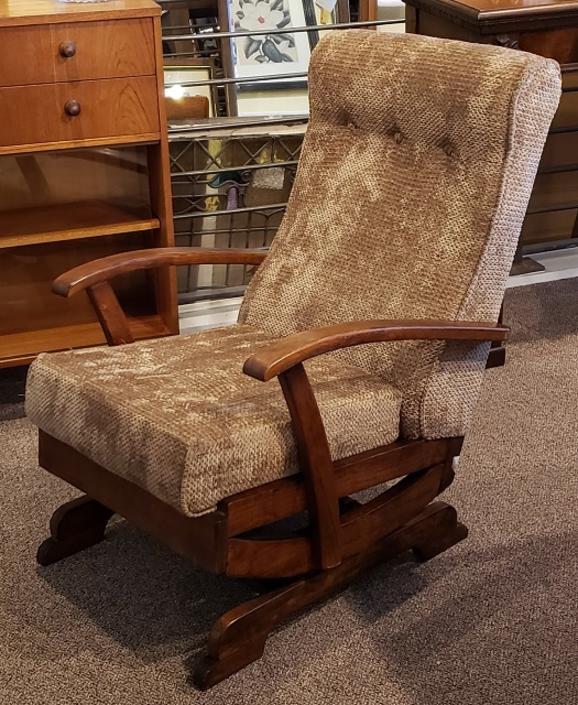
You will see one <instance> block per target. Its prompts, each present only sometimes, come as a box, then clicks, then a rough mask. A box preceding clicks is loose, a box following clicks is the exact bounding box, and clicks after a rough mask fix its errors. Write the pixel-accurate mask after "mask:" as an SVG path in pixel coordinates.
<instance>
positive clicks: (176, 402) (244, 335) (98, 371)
mask: <svg viewBox="0 0 578 705" xmlns="http://www.w3.org/2000/svg"><path fill="white" fill-rule="evenodd" d="M270 340H271V336H270V335H267V334H263V333H261V332H259V331H257V330H255V329H252V328H249V327H248V326H232V327H230V328H225V329H217V330H213V331H205V332H202V333H196V334H193V335H188V336H181V337H174V338H164V339H159V340H153V341H146V342H140V343H134V344H132V345H123V346H120V347H116V348H104V349H103V348H91V349H87V350H79V351H73V352H65V353H56V354H54V355H42V356H40V357H39V358H38V359H37V360H36V362H35V363H34V364H33V365H32V367H31V369H30V374H29V376H30V378H29V382H28V393H27V398H26V408H27V413H28V415H29V417H30V418H31V419H32V420H33V421H34V422H35V423H36V424H38V425H39V426H40V427H41V428H42V429H44V430H45V431H46V432H47V433H49V434H51V435H52V436H55V437H56V438H58V439H60V440H62V441H64V442H65V443H68V444H69V445H72V446H73V447H74V448H76V449H77V450H79V451H80V452H81V453H83V454H84V455H86V456H88V457H89V458H91V459H92V460H94V461H96V462H97V463H99V464H101V465H103V466H105V467H106V468H108V469H109V470H111V471H112V472H115V473H117V474H118V475H122V476H124V477H125V478H127V479H128V480H130V481H132V482H134V483H136V484H137V485H140V486H141V487H144V488H145V489H147V490H148V491H150V492H152V493H153V494H155V495H156V496H157V497H160V498H161V499H163V500H164V501H166V502H168V503H169V504H171V505H173V506H174V507H175V508H176V509H178V510H179V511H181V512H183V513H184V514H187V515H194V514H201V513H203V512H205V511H207V510H210V509H212V508H214V506H215V504H216V503H217V502H218V501H219V500H220V499H223V498H225V497H228V496H230V495H233V494H235V493H237V492H241V491H242V490H246V489H249V488H250V487H255V486H257V485H261V484H264V483H266V482H269V481H270V480H276V479H277V478H280V477H283V476H286V475H290V474H292V473H295V472H297V470H298V467H297V458H296V449H295V444H294V440H293V434H292V431H291V423H290V418H289V412H288V411H287V407H286V404H285V400H284V399H283V396H282V393H281V389H280V387H279V385H278V383H277V382H276V381H273V382H270V383H267V384H263V383H262V382H257V381H256V380H254V379H252V378H250V377H248V376H247V375H244V374H243V372H242V367H243V362H244V360H245V359H246V358H247V357H248V356H249V355H250V354H251V352H252V351H253V350H255V348H256V347H258V346H259V345H263V344H264V343H265V342H267V341H270ZM308 371H309V373H310V375H311V379H312V382H313V384H314V389H315V393H316V395H317V399H318V402H319V408H320V411H321V415H322V417H323V421H324V423H325V427H326V430H327V436H328V439H329V444H330V446H331V452H332V455H333V457H335V458H342V457H346V456H348V455H351V454H353V453H357V452H362V451H364V450H369V449H371V448H375V447H376V446H380V445H383V444H387V443H391V442H392V441H394V440H395V439H396V438H397V436H398V432H399V409H400V404H401V394H400V393H399V392H398V391H397V390H396V389H395V388H394V387H392V386H391V385H387V384H384V383H383V381H382V380H381V379H379V378H373V377H371V376H370V375H368V374H367V373H366V372H364V371H362V370H360V369H358V368H354V367H351V366H348V365H344V364H342V363H340V362H339V361H335V360H329V359H327V358H324V359H323V358H322V359H319V360H316V361H312V362H311V363H310V364H309V366H308Z"/></svg>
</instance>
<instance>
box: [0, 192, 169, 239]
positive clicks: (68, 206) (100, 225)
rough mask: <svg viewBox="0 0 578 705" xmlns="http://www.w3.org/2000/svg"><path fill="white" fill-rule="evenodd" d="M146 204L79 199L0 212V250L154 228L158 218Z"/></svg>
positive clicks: (157, 223) (157, 226)
mask: <svg viewBox="0 0 578 705" xmlns="http://www.w3.org/2000/svg"><path fill="white" fill-rule="evenodd" d="M146 211H147V205H146V204H139V205H131V204H126V203H115V202H107V201H81V202H78V203H65V204H56V205H50V206H39V207H38V208H32V209H30V208H17V209H14V210H9V211H4V212H3V213H0V232H1V233H2V236H1V237H0V249H3V248H6V247H21V246H25V245H37V244H40V243H46V242H60V241H62V240H79V239H83V238H87V237H104V236H106V235H118V234H120V233H130V232H141V231H143V230H155V229H156V228H159V227H160V220H159V219H158V218H153V217H152V216H151V215H150V213H149V214H148V215H147V214H146Z"/></svg>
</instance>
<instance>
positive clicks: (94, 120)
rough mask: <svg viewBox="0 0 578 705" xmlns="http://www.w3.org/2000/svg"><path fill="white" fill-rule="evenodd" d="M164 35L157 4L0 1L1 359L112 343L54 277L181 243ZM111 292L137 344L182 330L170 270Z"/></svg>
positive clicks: (136, 0)
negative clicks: (60, 293)
mask: <svg viewBox="0 0 578 705" xmlns="http://www.w3.org/2000/svg"><path fill="white" fill-rule="evenodd" d="M160 43H161V37H160V9H159V7H158V6H157V5H156V4H155V3H154V2H151V1H150V0H115V1H114V2H111V3H106V4H104V3H103V4H100V3H99V4H90V5H88V4H64V3H58V2H53V1H52V0H20V1H19V2H18V3H8V4H6V3H4V4H0V367H5V366H11V365H18V364H26V363H28V362H30V361H31V360H32V359H33V358H34V356H35V355H37V354H38V353H40V352H44V351H51V350H61V349H68V348H75V347H83V346H88V345H95V344H100V343H103V342H104V337H103V335H102V333H101V331H100V327H99V325H98V322H97V321H96V318H95V315H94V313H93V311H92V308H91V306H90V305H89V302H88V300H87V299H85V298H84V297H78V298H79V300H78V301H77V300H75V299H71V300H66V299H61V298H59V297H57V296H55V295H53V294H52V293H51V291H50V285H51V281H52V280H53V279H54V278H55V277H56V276H58V275H59V274H61V273H62V272H64V271H66V270H67V269H69V268H71V267H73V266H76V265H77V264H81V263H83V262H87V261H90V260H92V259H95V258H97V257H102V256H105V255H108V254H114V253H115V252H121V251H126V250H131V249H142V248H148V247H163V246H172V245H173V241H174V235H173V225H172V205H171V191H170V181H169V163H168V161H169V157H168V147H167V137H166V129H165V115H164V99H163V83H164V81H163V77H162V71H163V68H162V56H161V50H160ZM115 288H116V291H117V294H118V296H119V298H120V299H121V302H122V303H123V305H124V307H125V309H126V310H127V312H128V313H129V315H130V316H131V319H130V321H131V327H132V329H133V332H134V335H135V336H136V337H137V338H144V337H156V336H159V335H165V334H171V333H175V332H177V330H178V320H177V308H176V293H175V280H174V274H172V273H171V272H169V271H161V272H159V273H158V274H156V275H152V274H150V273H138V274H135V275H130V276H128V277H126V278H123V279H121V280H118V281H117V282H115Z"/></svg>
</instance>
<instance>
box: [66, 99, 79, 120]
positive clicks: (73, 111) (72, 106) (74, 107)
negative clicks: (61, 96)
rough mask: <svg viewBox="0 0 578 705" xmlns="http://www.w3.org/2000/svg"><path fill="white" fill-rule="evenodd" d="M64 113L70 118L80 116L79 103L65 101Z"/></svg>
mask: <svg viewBox="0 0 578 705" xmlns="http://www.w3.org/2000/svg"><path fill="white" fill-rule="evenodd" d="M64 112H65V113H66V114H67V115H70V117H76V116H77V115H80V103H79V102H78V101H77V100H67V101H66V103H65V104H64Z"/></svg>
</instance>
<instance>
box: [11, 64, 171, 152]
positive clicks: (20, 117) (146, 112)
mask: <svg viewBox="0 0 578 705" xmlns="http://www.w3.org/2000/svg"><path fill="white" fill-rule="evenodd" d="M74 101H75V102H76V103H77V104H78V106H79V108H80V112H79V114H78V115H76V116H72V115H69V114H67V112H66V110H67V109H70V107H71V106H72V104H73V102H74ZM67 106H68V107H67ZM0 116H1V118H2V129H1V130H0V146H9V145H19V144H28V145H33V144H35V143H43V142H56V143H58V142H61V141H62V142H65V141H67V140H84V139H102V138H108V137H119V136H127V137H129V136H130V135H133V134H140V133H156V134H158V132H159V114H158V106H157V87H156V79H155V78H154V77H144V78H143V77H140V78H111V79H106V80H101V81H78V82H74V83H55V84H46V85H38V86H18V87H12V88H1V89H0Z"/></svg>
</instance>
